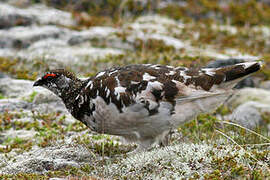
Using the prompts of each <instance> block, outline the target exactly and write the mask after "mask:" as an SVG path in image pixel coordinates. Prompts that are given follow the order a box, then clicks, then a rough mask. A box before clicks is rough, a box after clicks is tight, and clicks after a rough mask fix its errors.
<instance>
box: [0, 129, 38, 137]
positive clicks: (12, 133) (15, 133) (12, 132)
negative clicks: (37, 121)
mask: <svg viewBox="0 0 270 180" xmlns="http://www.w3.org/2000/svg"><path fill="white" fill-rule="evenodd" d="M36 133H37V132H36V131H33V130H29V131H28V130H23V129H20V130H14V129H12V128H11V129H9V130H8V131H5V132H3V133H1V134H2V135H4V136H5V137H6V138H7V137H9V138H16V137H18V138H21V139H32V138H33V137H34V136H35V135H36Z"/></svg>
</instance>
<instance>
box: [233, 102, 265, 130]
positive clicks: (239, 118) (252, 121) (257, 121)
mask: <svg viewBox="0 0 270 180" xmlns="http://www.w3.org/2000/svg"><path fill="white" fill-rule="evenodd" d="M253 103H256V102H251V101H250V102H246V103H244V104H242V105H240V106H238V107H237V108H236V109H235V110H234V111H233V113H232V115H231V116H230V117H229V119H230V120H231V121H234V122H236V123H237V124H240V125H242V126H244V127H246V128H248V129H254V128H256V127H258V126H259V125H261V124H262V121H263V119H262V117H261V113H260V112H259V111H258V110H257V109H256V107H254V106H253Z"/></svg>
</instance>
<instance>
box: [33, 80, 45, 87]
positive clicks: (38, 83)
mask: <svg viewBox="0 0 270 180" xmlns="http://www.w3.org/2000/svg"><path fill="white" fill-rule="evenodd" d="M42 84H43V83H42V80H41V79H39V80H37V81H36V82H35V83H34V84H33V86H41V85H42Z"/></svg>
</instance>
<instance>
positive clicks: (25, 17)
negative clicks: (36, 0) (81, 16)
mask: <svg viewBox="0 0 270 180" xmlns="http://www.w3.org/2000/svg"><path fill="white" fill-rule="evenodd" d="M31 24H42V25H48V24H55V25H63V26H70V27H72V26H75V25H76V22H75V21H74V20H73V18H72V15H71V13H69V12H64V11H61V10H58V9H54V8H50V7H47V6H45V5H43V4H35V5H32V6H29V7H27V8H24V9H22V8H16V7H14V6H11V5H9V4H6V3H0V29H1V28H9V27H13V26H18V25H24V26H27V25H31Z"/></svg>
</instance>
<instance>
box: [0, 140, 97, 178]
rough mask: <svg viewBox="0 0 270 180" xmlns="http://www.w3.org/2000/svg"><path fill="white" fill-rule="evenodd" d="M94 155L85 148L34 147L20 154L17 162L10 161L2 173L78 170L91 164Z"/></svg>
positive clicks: (16, 159) (66, 146)
mask: <svg viewBox="0 0 270 180" xmlns="http://www.w3.org/2000/svg"><path fill="white" fill-rule="evenodd" d="M91 158H93V154H92V153H91V152H89V150H88V149H86V147H85V146H81V145H76V146H71V145H65V144H62V145H55V146H50V147H45V148H39V147H33V148H32V150H30V151H29V152H24V153H23V154H18V155H17V156H15V161H14V160H13V161H8V160H6V163H3V164H1V165H5V166H6V167H3V168H2V169H1V172H2V173H9V174H13V173H19V172H24V173H45V172H47V171H49V170H61V169H63V168H66V167H76V168H78V167H79V166H80V165H81V164H84V163H86V162H89V161H90V160H91Z"/></svg>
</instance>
